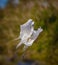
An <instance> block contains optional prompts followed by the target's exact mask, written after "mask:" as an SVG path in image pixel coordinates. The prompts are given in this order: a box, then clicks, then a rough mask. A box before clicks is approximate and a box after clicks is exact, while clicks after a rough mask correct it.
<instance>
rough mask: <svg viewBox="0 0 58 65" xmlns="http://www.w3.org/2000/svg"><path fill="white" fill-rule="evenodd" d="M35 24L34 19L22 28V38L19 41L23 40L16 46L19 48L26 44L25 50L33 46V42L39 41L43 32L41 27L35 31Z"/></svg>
mask: <svg viewBox="0 0 58 65" xmlns="http://www.w3.org/2000/svg"><path fill="white" fill-rule="evenodd" d="M33 25H34V22H33V21H32V19H29V20H28V21H27V23H25V24H23V25H21V26H20V36H19V38H18V39H21V41H20V43H19V44H18V45H17V46H16V48H18V47H19V46H21V44H24V48H23V49H24V50H25V49H26V48H28V46H31V45H32V44H33V42H34V41H35V40H36V39H37V37H38V35H39V34H40V33H41V32H42V31H43V29H42V28H41V27H40V28H38V29H37V30H34V26H33Z"/></svg>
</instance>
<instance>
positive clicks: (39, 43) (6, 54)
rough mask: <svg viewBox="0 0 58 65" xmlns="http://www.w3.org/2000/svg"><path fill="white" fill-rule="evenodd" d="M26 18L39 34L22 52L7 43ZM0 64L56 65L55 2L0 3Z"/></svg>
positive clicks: (57, 8)
mask: <svg viewBox="0 0 58 65" xmlns="http://www.w3.org/2000/svg"><path fill="white" fill-rule="evenodd" d="M30 18H31V19H33V20H34V22H35V25H34V28H35V29H37V28H38V27H40V26H41V27H42V28H43V32H42V33H41V34H40V36H39V37H38V38H37V40H36V41H35V42H34V44H33V45H32V46H31V47H29V48H28V49H27V50H26V51H25V52H23V50H22V48H23V45H22V46H21V47H19V48H18V49H16V45H17V44H18V43H19V42H20V40H18V41H11V40H13V39H15V38H17V37H18V35H19V34H20V25H22V24H23V23H25V22H27V20H28V19H30ZM23 54H24V57H22V55H23ZM0 65H58V0H0Z"/></svg>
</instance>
